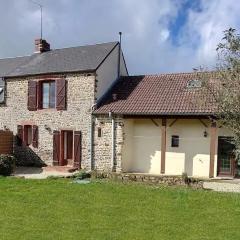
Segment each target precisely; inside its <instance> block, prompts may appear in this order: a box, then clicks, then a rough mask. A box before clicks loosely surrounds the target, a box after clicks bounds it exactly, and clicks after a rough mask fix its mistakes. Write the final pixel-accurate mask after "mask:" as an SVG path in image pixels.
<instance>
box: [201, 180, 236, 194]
mask: <svg viewBox="0 0 240 240" xmlns="http://www.w3.org/2000/svg"><path fill="white" fill-rule="evenodd" d="M203 188H204V189H210V190H213V191H217V192H239V193H240V183H236V182H234V181H233V182H231V183H229V182H225V181H222V182H211V181H210V182H204V183H203Z"/></svg>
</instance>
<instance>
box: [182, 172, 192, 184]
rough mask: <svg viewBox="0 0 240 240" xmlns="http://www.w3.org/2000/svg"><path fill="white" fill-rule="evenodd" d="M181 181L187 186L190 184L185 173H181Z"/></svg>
mask: <svg viewBox="0 0 240 240" xmlns="http://www.w3.org/2000/svg"><path fill="white" fill-rule="evenodd" d="M182 179H183V181H184V183H185V184H187V185H189V184H190V182H191V179H190V178H189V177H188V175H187V173H186V172H183V173H182Z"/></svg>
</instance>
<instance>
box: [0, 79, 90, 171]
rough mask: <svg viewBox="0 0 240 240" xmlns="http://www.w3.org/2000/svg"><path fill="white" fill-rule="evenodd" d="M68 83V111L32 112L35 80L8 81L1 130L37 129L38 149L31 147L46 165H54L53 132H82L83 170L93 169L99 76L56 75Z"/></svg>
mask: <svg viewBox="0 0 240 240" xmlns="http://www.w3.org/2000/svg"><path fill="white" fill-rule="evenodd" d="M54 77H55V78H56V77H64V78H65V79H66V80H67V110H63V111H57V110H56V109H43V110H37V111H29V110H28V109H27V101H28V81H29V80H36V78H35V77H25V78H14V79H13V78H12V79H7V84H6V89H7V91H6V104H5V105H3V106H0V129H9V130H11V131H13V133H14V134H16V133H17V125H37V126H38V129H39V138H38V143H39V144H38V148H33V147H31V146H30V148H31V149H29V151H30V150H31V151H30V152H32V153H35V154H36V155H37V156H39V157H40V159H41V160H42V161H44V162H45V163H47V164H49V165H52V162H53V160H52V159H53V131H54V130H76V131H81V132H82V168H86V169H90V165H91V162H90V127H91V106H92V105H93V104H94V97H95V76H94V75H89V74H88V75H86V74H85V75H83V74H68V75H66V76H63V75H56V74H55V75H54Z"/></svg>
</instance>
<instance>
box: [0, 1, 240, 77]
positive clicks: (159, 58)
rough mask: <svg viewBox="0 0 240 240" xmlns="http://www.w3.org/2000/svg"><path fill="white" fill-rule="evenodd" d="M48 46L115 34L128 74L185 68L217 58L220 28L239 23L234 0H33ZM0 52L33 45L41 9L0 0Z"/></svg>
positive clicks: (21, 51)
mask: <svg viewBox="0 0 240 240" xmlns="http://www.w3.org/2000/svg"><path fill="white" fill-rule="evenodd" d="M36 1H38V2H39V3H41V4H43V5H44V12H43V17H44V18H43V33H44V38H46V39H47V40H48V41H49V42H50V43H51V46H52V48H63V47H71V46H79V45H85V44H94V43H101V42H109V41H116V40H118V32H119V31H122V32H123V51H124V54H125V58H126V62H127V65H128V68H129V72H130V74H155V73H162V72H186V71H188V72H189V71H192V69H193V68H197V67H199V66H204V67H206V68H209V69H211V68H213V67H214V66H215V64H216V51H215V49H216V45H217V43H219V41H220V40H221V37H222V32H223V31H224V30H225V29H227V28H229V27H234V28H236V29H240V18H239V12H240V3H238V1H236V0H57V1H56V0H36ZM0 4H1V5H0V6H1V8H0V23H1V28H0V36H1V38H0V58H4V57H13V56H23V55H29V54H32V53H33V51H34V45H33V42H34V39H35V38H37V37H39V33H40V24H39V23H40V21H39V9H38V7H37V6H36V5H34V4H33V3H32V2H31V1H30V0H8V1H6V0H0Z"/></svg>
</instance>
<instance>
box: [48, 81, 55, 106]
mask: <svg viewBox="0 0 240 240" xmlns="http://www.w3.org/2000/svg"><path fill="white" fill-rule="evenodd" d="M55 105H56V89H55V82H51V83H50V103H49V107H50V108H55Z"/></svg>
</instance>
